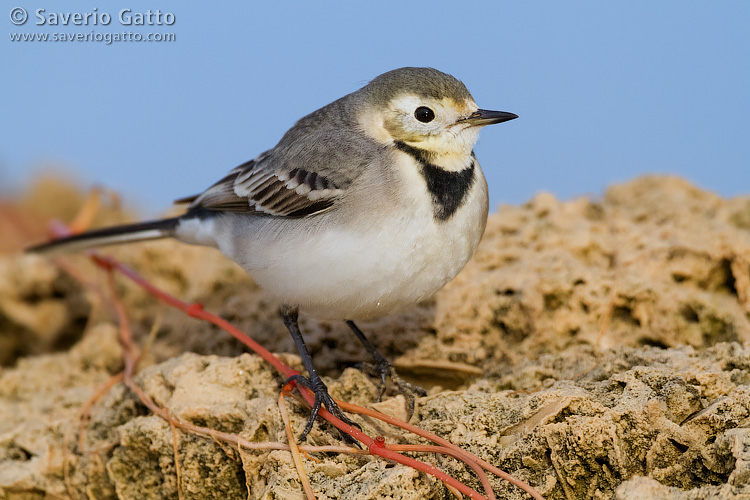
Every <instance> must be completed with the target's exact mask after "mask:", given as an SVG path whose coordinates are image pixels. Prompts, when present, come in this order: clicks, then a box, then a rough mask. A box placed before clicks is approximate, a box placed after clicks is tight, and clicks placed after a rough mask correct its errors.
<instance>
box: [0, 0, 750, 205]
mask: <svg viewBox="0 0 750 500" xmlns="http://www.w3.org/2000/svg"><path fill="white" fill-rule="evenodd" d="M14 7H23V8H24V9H26V10H27V12H28V13H29V19H28V21H27V22H26V23H25V24H24V25H23V26H15V25H13V24H12V23H11V20H10V17H9V16H10V11H11V10H12V9H13V8H14ZM94 8H96V9H97V11H96V12H98V13H103V12H106V13H108V14H110V15H111V17H112V21H111V23H110V25H108V26H101V25H100V26H92V25H88V26H68V27H64V26H49V25H45V26H38V25H37V24H36V23H37V22H39V19H38V18H37V17H36V15H35V11H36V10H37V9H45V12H46V13H47V14H49V13H50V12H63V13H75V12H81V13H86V12H89V13H91V12H95V11H94V10H93V9H94ZM122 9H131V10H132V12H146V11H147V10H149V9H150V10H151V11H156V10H157V9H158V10H161V11H162V12H170V13H173V14H174V16H175V22H174V24H173V25H171V26H122V25H121V24H120V22H119V19H118V13H119V11H121V10H122ZM0 27H2V31H4V32H7V33H49V34H52V33H60V32H62V33H84V34H86V33H90V32H91V31H92V30H93V31H95V32H101V33H115V32H122V31H131V32H138V33H149V32H151V33H174V34H175V37H176V40H175V41H174V42H169V43H156V42H154V43H148V42H141V43H139V42H119V43H117V42H115V43H112V44H110V45H107V44H105V43H102V42H98V43H97V42H89V43H86V42H54V43H53V42H48V43H40V42H24V43H22V42H11V41H10V38H9V37H10V35H9V34H7V33H3V34H2V36H3V41H2V42H0V58H1V59H0V60H2V67H3V68H5V70H4V71H3V76H2V78H1V79H0V90H2V96H3V104H2V108H0V193H2V192H5V193H11V192H13V190H14V189H15V188H17V187H18V186H22V185H23V184H24V182H27V181H28V178H29V176H31V175H32V173H33V172H35V171H37V170H38V169H39V168H40V167H41V166H43V165H50V164H56V165H61V166H64V167H65V168H67V171H68V172H70V173H71V174H72V175H74V177H75V178H76V179H78V180H79V181H80V183H81V184H82V186H91V185H94V184H100V185H104V186H107V187H110V188H114V189H117V190H118V191H120V192H121V193H122V194H123V195H124V196H125V199H126V200H128V201H129V202H130V204H131V205H136V206H140V207H141V209H140V210H141V212H142V214H143V215H155V214H158V213H159V212H160V211H162V210H164V209H166V208H167V207H169V205H170V203H171V201H172V200H173V199H175V198H179V197H181V196H185V195H189V194H193V193H195V192H199V191H201V190H202V189H204V188H206V187H208V186H209V185H210V184H212V183H213V182H214V181H215V180H218V179H219V178H221V177H222V176H223V175H224V174H225V173H226V172H227V171H228V170H230V169H231V168H233V167H234V166H236V165H238V164H240V163H242V162H244V161H245V160H248V159H250V158H253V157H254V156H256V155H257V154H258V153H260V152H261V151H263V150H265V149H268V148H270V147H272V146H273V145H274V144H275V143H276V141H278V139H279V138H280V137H281V135H282V134H283V133H284V131H285V130H286V129H287V128H288V127H290V126H291V125H292V124H293V123H294V122H295V121H296V120H297V119H298V118H300V117H301V116H303V115H304V114H306V113H308V112H310V111H313V110H314V109H317V108H318V107H320V106H322V105H325V104H327V103H328V102H330V101H332V100H334V99H336V98H338V97H340V96H342V95H344V94H346V93H348V92H351V91H353V90H356V89H357V88H359V87H360V86H362V85H363V84H365V83H366V82H367V81H368V80H369V79H371V78H373V77H374V76H376V75H378V74H380V73H382V72H385V71H387V70H390V69H393V68H397V67H401V66H433V67H436V68H438V69H440V70H442V71H445V72H448V73H451V74H453V75H454V76H456V77H458V78H459V79H461V80H463V81H464V83H466V85H467V87H468V88H469V90H470V91H471V92H472V93H473V95H474V97H475V99H476V101H477V102H478V103H479V105H480V106H481V107H484V108H489V109H499V110H502V111H510V112H514V113H517V114H518V115H520V119H518V120H514V121H512V122H508V123H504V124H501V125H496V126H493V127H489V128H487V129H485V130H484V131H483V133H482V135H481V137H480V141H479V143H478V145H477V147H476V152H477V156H478V158H479V160H480V162H481V163H482V166H483V168H484V170H485V172H486V175H487V178H488V182H489V185H490V192H491V198H492V204H493V206H496V205H497V204H498V203H521V202H523V201H525V200H527V199H529V198H530V197H531V196H533V195H534V193H536V192H538V191H541V190H546V191H551V192H553V193H555V194H556V195H557V196H559V197H561V198H565V199H567V198H571V197H574V196H577V195H582V194H594V195H596V194H601V193H602V192H603V190H604V189H605V187H606V186H607V185H608V184H611V183H613V182H618V181H623V180H627V179H629V178H632V177H634V176H637V175H640V174H644V173H649V172H659V173H674V174H679V175H682V176H684V177H686V178H688V179H689V180H691V181H693V182H695V183H697V184H698V185H700V186H702V187H705V188H708V189H711V190H715V191H717V192H719V193H721V194H722V195H725V196H733V195H738V194H747V193H750V126H748V123H749V119H750V2H747V1H744V0H742V1H740V0H737V1H722V2H707V1H693V0H679V1H677V0H674V1H671V0H665V1H659V2H653V1H628V2H624V1H620V2H614V1H613V2H601V1H585V2H584V1H577V2H551V1H550V2H540V1H526V2H520V1H518V2H505V1H502V2H501V1H493V2H490V1H486V2H477V1H467V2H455V1H453V2H439V1H429V2H428V1H412V0H410V1H400V2H389V1H378V2H370V3H368V4H367V5H364V4H360V3H357V2H351V1H350V2H289V1H288V2H263V3H260V2H247V1H243V2H239V1H237V2H229V1H226V2H214V3H209V2H203V5H200V6H199V5H198V3H197V2H190V3H188V2H184V1H183V2H178V1H176V0H172V1H159V0H150V1H140V0H138V1H136V0H132V1H126V0H107V1H103V0H87V1H83V2H81V1H65V2H60V1H50V0H47V1H43V0H34V1H32V0H9V1H7V2H4V3H3V7H2V8H0Z"/></svg>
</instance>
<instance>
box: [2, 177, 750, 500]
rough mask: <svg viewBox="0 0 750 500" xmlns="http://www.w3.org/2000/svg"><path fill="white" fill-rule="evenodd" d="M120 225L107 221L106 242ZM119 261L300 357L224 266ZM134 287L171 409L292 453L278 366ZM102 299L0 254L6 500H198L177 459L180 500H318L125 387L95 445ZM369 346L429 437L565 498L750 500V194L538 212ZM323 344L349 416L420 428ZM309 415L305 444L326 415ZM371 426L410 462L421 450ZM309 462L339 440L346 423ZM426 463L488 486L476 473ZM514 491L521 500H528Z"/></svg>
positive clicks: (32, 263)
mask: <svg viewBox="0 0 750 500" xmlns="http://www.w3.org/2000/svg"><path fill="white" fill-rule="evenodd" d="M40 189H41V190H42V191H44V189H46V190H47V191H50V190H53V191H54V190H56V191H54V194H56V195H58V196H59V195H60V188H59V186H55V187H54V188H53V187H50V186H47V187H43V188H39V187H37V191H39V190H40ZM32 195H33V196H37V198H36V199H35V203H34V204H33V206H34V207H35V208H37V209H38V210H40V213H41V215H40V217H39V218H40V220H41V219H42V218H43V217H42V216H44V215H52V214H53V213H54V209H53V208H52V207H51V205H50V206H46V207H45V205H44V203H43V202H42V201H40V200H44V199H49V198H50V196H46V197H45V196H42V195H40V194H39V193H38V192H35V193H32V194H31V195H29V196H27V197H26V200H28V198H29V197H30V196H32ZM75 196H79V197H80V195H78V194H75V193H72V194H70V193H69V196H68V197H67V198H66V199H67V200H68V201H67V202H66V203H67V205H65V206H72V205H73V203H72V202H71V201H70V198H71V197H75ZM79 201H80V199H79ZM23 203H28V202H27V201H24V199H22V200H19V201H17V202H16V204H23ZM0 208H2V207H0ZM0 211H1V210H0ZM72 213H73V210H72V209H70V210H69V211H68V212H67V213H66V214H63V215H72ZM121 218H122V215H121V214H119V213H118V212H117V211H116V210H109V211H104V213H103V215H102V216H101V217H100V219H99V221H98V222H99V223H102V224H106V223H111V222H113V221H119V220H121ZM4 220H5V219H3V217H2V214H0V230H3V227H2V224H3V221H4ZM29 233H33V234H37V235H38V234H40V232H39V230H38V228H37V229H36V230H32V231H29ZM20 240H21V241H22V240H23V238H20ZM108 251H109V250H108ZM111 253H112V254H114V255H115V256H117V257H118V258H120V259H121V260H123V261H125V262H127V263H128V264H130V265H132V266H133V267H135V268H136V269H138V271H139V272H140V273H142V274H143V275H144V276H146V277H147V278H148V279H149V280H150V281H152V282H153V283H154V284H156V285H157V286H160V287H162V288H164V289H166V290H168V291H169V292H170V293H172V294H174V295H176V296H177V297H180V298H182V299H183V300H186V301H191V302H199V303H202V304H204V305H205V307H206V309H209V310H212V311H215V312H218V313H220V314H221V315H222V316H223V317H225V318H227V319H229V320H230V321H232V322H233V323H235V324H236V325H238V326H239V327H240V328H242V329H243V330H244V331H245V332H247V333H248V334H250V335H251V336H253V337H254V338H255V339H256V340H258V341H259V342H261V344H263V345H265V346H266V347H268V348H269V349H270V350H272V351H277V352H293V351H294V349H293V344H292V342H291V340H290V339H289V338H288V334H287V333H286V332H285V331H284V327H283V325H282V324H281V321H280V320H279V319H278V316H277V312H276V308H277V306H278V305H277V304H275V303H274V302H273V301H272V300H270V299H269V298H268V297H266V296H265V295H264V294H263V292H262V291H261V290H260V289H259V288H258V287H257V286H255V285H254V284H253V283H252V281H251V280H250V279H249V278H248V277H246V276H245V275H244V273H243V272H242V270H241V269H239V268H238V267H236V266H235V265H234V264H231V263H229V262H228V261H226V260H225V259H223V258H222V257H221V256H220V255H219V254H218V253H217V252H216V251H215V250H211V249H204V248H197V247H190V246H187V245H181V244H178V243H175V242H170V241H164V242H155V243H148V244H139V245H134V246H130V247H127V248H117V249H112V250H111ZM81 279H84V280H85V281H86V282H87V285H83V284H82V283H81ZM118 286H119V288H120V293H121V295H122V297H123V301H124V304H125V306H126V309H127V312H128V315H129V317H130V319H131V321H132V323H133V325H132V326H133V329H134V332H135V335H136V340H137V341H138V343H139V344H140V345H141V346H148V348H147V349H146V354H145V355H144V357H143V359H142V360H141V363H140V367H141V368H140V371H139V374H138V376H137V382H138V383H139V385H140V386H141V387H142V388H143V389H144V390H145V391H146V393H147V394H148V395H149V396H150V397H151V398H152V399H153V400H154V401H155V402H156V403H157V404H158V405H160V406H163V407H166V408H168V409H169V412H170V414H172V415H174V416H175V417H179V418H181V419H183V420H186V421H189V422H192V423H195V424H198V425H202V426H207V427H211V428H213V429H215V430H218V431H223V432H230V433H237V434H239V435H241V436H242V437H244V438H245V439H247V440H249V441H252V442H258V443H262V442H269V441H282V442H283V441H285V439H286V438H285V433H284V428H283V426H282V425H281V417H280V413H279V409H278V404H277V398H278V393H279V388H280V385H281V383H282V379H281V377H280V376H279V375H278V374H277V373H275V372H274V371H273V369H272V368H271V367H270V366H269V365H268V364H266V363H264V362H263V361H261V360H260V359H259V358H258V357H256V356H254V355H251V354H247V353H244V350H243V348H242V347H241V346H240V345H239V344H238V343H237V342H236V341H234V340H231V338H230V337H229V336H228V335H226V334H224V333H223V332H221V331H220V330H218V329H216V328H215V327H212V326H210V325H208V324H206V323H203V322H200V321H197V320H195V319H191V318H188V317H186V316H185V315H183V314H182V313H180V312H177V311H174V310H171V309H168V308H165V307H164V306H161V305H159V304H157V303H156V301H155V300H154V299H152V298H151V297H149V296H148V295H146V294H145V293H144V292H143V291H141V290H140V289H138V288H137V287H135V286H134V285H132V284H130V283H128V282H127V281H125V280H124V279H118ZM103 290H106V281H105V279H104V278H103V276H102V273H101V272H99V271H97V270H96V269H95V268H94V267H92V266H91V265H90V263H88V262H87V261H86V259H85V258H84V257H70V258H66V259H65V260H64V261H62V262H59V261H58V263H57V264H55V263H53V262H52V261H50V260H48V259H42V258H39V257H35V256H21V255H18V254H17V253H15V254H14V253H6V254H4V255H0V346H2V347H0V364H2V365H4V367H3V368H0V499H2V500H5V499H14V500H16V499H42V498H50V499H52V498H75V499H79V498H80V499H94V498H96V499H101V500H103V499H116V498H117V499H151V498H153V499H161V498H175V499H177V498H178V484H177V483H178V479H177V477H178V474H177V470H176V468H175V455H174V449H175V447H176V448H177V449H178V462H179V467H180V473H179V489H180V495H181V496H182V498H185V499H204V498H206V499H208V498H217V499H218V498H221V499H234V498H237V499H243V498H252V499H282V498H304V496H303V493H302V490H301V484H300V481H299V478H298V476H297V472H296V470H295V468H294V466H293V463H292V461H291V458H290V455H289V453H288V452H285V451H268V450H266V451H249V450H246V449H238V448H237V447H233V446H230V445H227V444H224V443H221V442H220V441H217V440H211V439H208V438H205V437H202V436H197V435H194V434H190V433H187V432H181V431H175V430H174V429H173V428H172V427H171V426H170V425H169V424H168V423H167V422H165V421H164V420H162V419H161V418H159V417H157V416H155V415H153V414H151V413H150V412H149V411H148V410H147V408H145V406H143V404H142V403H141V402H140V401H138V399H137V398H136V397H135V396H134V395H133V394H132V393H131V392H130V391H129V390H128V389H127V388H125V387H124V386H123V385H122V384H115V385H113V386H112V387H111V388H110V389H109V390H107V391H104V392H102V394H101V396H100V398H99V399H97V401H96V402H95V404H94V405H93V407H92V408H91V409H90V411H88V413H90V417H89V418H88V420H86V421H85V425H84V426H81V425H80V421H81V418H80V417H81V415H82V413H84V406H85V405H86V403H87V401H89V399H90V398H91V397H92V395H93V394H94V393H95V392H96V391H97V390H98V389H99V388H100V387H102V385H103V384H104V383H105V382H107V381H108V380H109V379H110V377H112V376H113V375H115V374H117V373H118V372H119V371H120V370H121V369H122V360H121V354H122V352H121V348H120V345H119V343H118V341H117V327H116V325H115V323H114V322H113V319H112V314H111V312H110V311H109V310H108V306H107V305H106V304H107V302H106V301H105V300H103V299H102V298H101V297H100V295H99V294H100V293H101V292H102V291H103ZM154 324H156V326H157V327H158V330H156V331H157V334H156V337H155V339H154V338H153V336H150V335H149V333H150V331H151V330H152V327H154ZM360 326H361V327H362V328H363V329H364V330H365V332H367V333H369V335H370V337H371V338H372V339H373V341H374V342H375V343H376V344H377V345H378V347H379V348H381V350H383V351H384V352H385V353H386V354H388V355H389V356H390V357H391V358H392V359H395V360H396V365H397V367H398V368H399V373H401V374H402V375H404V376H405V377H407V378H408V379H410V380H412V381H414V382H416V383H419V384H421V385H423V386H425V387H426V388H427V389H428V391H429V395H428V396H427V397H425V398H422V399H420V400H419V401H418V406H417V411H416V412H415V414H414V416H413V418H412V423H414V424H416V425H419V426H421V427H423V428H425V429H427V430H430V431H432V432H434V433H436V434H438V435H441V436H443V437H445V438H447V439H449V440H450V441H452V442H454V443H455V444H457V445H459V446H462V447H464V448H465V449H467V450H469V451H471V452H473V453H475V454H477V455H479V456H480V457H482V458H483V459H485V460H487V461H489V462H491V463H493V464H495V465H497V466H498V467H500V468H502V469H504V470H506V471H507V472H510V473H512V474H514V475H515V476H517V477H519V478H521V479H524V480H525V481H527V482H529V483H530V484H532V485H533V486H535V487H536V488H537V489H538V490H539V491H540V492H541V493H542V494H543V495H544V496H545V497H546V498H550V499H567V500H570V499H578V498H581V499H583V498H602V499H605V498H617V499H623V500H624V499H638V500H641V499H644V498H665V499H672V498H673V499H680V500H688V499H699V498H726V499H729V498H733V499H734V498H750V198H735V199H730V200H726V199H722V198H720V197H718V196H716V195H713V194H711V193H708V192H706V191H703V190H701V189H699V188H697V187H695V186H692V185H690V184H689V183H687V182H685V181H684V180H681V179H677V178H672V177H647V178H641V179H636V180H634V181H632V182H629V183H626V184H622V185H617V186H613V187H611V188H610V189H609V190H608V191H607V192H606V193H605V195H604V196H602V197H601V199H583V198H582V199H576V200H573V201H569V202H561V201H558V200H556V199H555V198H554V197H553V196H551V195H549V194H540V195H538V196H536V197H535V198H534V199H533V200H531V201H530V202H529V203H527V204H525V205H523V206H503V207H501V208H500V210H499V211H498V212H497V213H495V214H493V215H491V216H490V218H489V221H488V227H487V232H486V234H485V237H484V240H483V242H482V244H481V246H480V249H479V251H478V252H477V255H476V256H475V258H474V259H473V260H472V262H471V263H469V265H468V266H467V267H466V269H465V270H464V271H463V272H462V273H461V274H460V275H459V276H458V277H457V278H456V279H455V280H454V281H453V282H452V283H450V284H449V285H448V286H447V287H446V288H445V289H444V290H443V291H441V292H440V293H439V294H438V295H437V296H436V297H435V298H434V299H433V300H431V301H429V302H427V303H423V304H419V305H417V306H415V307H413V308H411V309H409V310H407V311H404V312H403V313H401V314H398V315H394V316H392V317H388V318H384V319H382V320H379V321H377V322H373V323H370V324H366V325H365V324H363V325H360ZM302 328H303V331H304V332H305V335H306V338H307V339H308V346H309V347H310V348H311V349H312V350H313V351H314V357H315V360H316V363H317V364H318V366H319V367H320V370H321V371H322V372H323V373H324V374H327V375H330V376H331V378H328V379H327V381H328V383H329V388H330V390H331V392H332V394H333V395H334V396H335V397H339V398H342V399H346V400H349V401H352V402H355V403H359V404H363V405H372V406H374V407H376V408H378V409H380V410H381V411H383V412H385V413H389V414H392V415H394V416H399V417H402V418H403V417H404V415H405V410H404V404H403V399H402V397H401V396H396V395H395V394H394V393H393V392H391V391H389V392H388V393H387V394H386V398H384V400H383V402H381V403H373V402H374V401H375V399H376V398H377V393H378V387H377V385H376V384H375V383H374V381H372V380H371V379H368V378H367V377H366V376H365V375H363V374H362V373H361V372H359V371H357V370H355V369H352V368H348V367H351V366H352V365H354V364H356V363H357V362H359V361H363V360H366V359H367V358H366V354H365V353H364V352H363V350H362V349H361V348H360V347H359V346H358V344H357V342H356V339H355V338H354V337H353V335H351V334H350V333H349V332H348V330H347V328H346V326H345V325H343V324H332V323H327V322H317V321H314V320H312V319H310V318H303V320H302ZM284 359H285V360H286V361H287V362H288V363H290V364H293V365H295V366H298V365H299V361H298V360H297V358H296V356H294V355H291V354H286V355H284ZM287 401H288V403H287V404H288V406H289V408H290V410H291V412H292V414H291V417H292V423H293V426H294V428H295V432H296V433H297V434H299V433H300V432H301V430H302V428H303V426H304V424H305V418H306V413H305V409H304V408H303V407H302V406H301V405H300V404H298V403H296V402H295V401H294V400H290V399H287ZM354 418H355V420H357V421H358V422H360V423H361V425H362V428H363V430H364V431H365V432H368V433H369V434H370V435H382V436H384V437H385V438H386V440H387V441H388V442H411V443H418V442H421V441H420V440H418V439H417V438H415V437H413V436H411V437H409V436H406V435H405V434H403V433H402V432H398V431H395V430H393V429H390V428H388V427H387V426H385V425H384V424H377V423H376V422H374V421H372V420H370V419H363V418H358V417H354ZM81 429H82V430H83V431H82V432H81ZM308 442H309V443H310V444H339V443H340V441H339V440H338V437H337V435H336V433H335V432H334V431H332V429H331V428H330V427H328V426H327V425H316V426H315V428H314V430H313V432H312V433H311V435H310V437H309V438H308ZM311 458H314V459H315V460H312V459H310V458H306V457H305V458H303V460H304V462H305V467H306V470H307V473H308V476H309V478H310V482H311V484H312V487H313V490H314V492H315V494H316V496H317V498H320V499H325V498H330V499H333V498H347V499H348V498H352V499H376V498H393V499H396V498H399V499H401V498H403V499H407V498H408V499H411V498H413V499H418V498H435V499H441V498H452V494H451V493H450V492H449V491H448V490H446V489H445V488H444V487H443V486H442V484H441V483H439V482H438V481H436V480H434V479H433V478H432V477H429V476H426V475H424V474H422V473H418V472H416V471H414V470H412V469H409V468H407V467H403V466H400V465H394V464H391V463H388V462H385V461H382V460H379V459H375V458H372V457H363V456H351V455H340V454H330V453H328V454H316V455H315V456H313V457H311ZM420 458H422V459H424V460H428V461H432V462H433V463H435V464H436V465H437V466H438V467H440V468H441V469H443V470H445V471H446V472H448V473H450V474H451V475H453V476H454V477H456V478H458V479H460V480H462V481H464V482H466V483H467V484H469V485H470V486H472V487H474V488H477V489H479V490H481V485H480V484H479V482H478V481H477V480H476V478H475V477H474V475H473V474H472V472H471V471H470V470H469V469H467V468H466V467H465V466H464V465H462V464H460V463H459V462H456V461H455V460H454V459H452V458H448V457H442V456H425V455H421V456H420ZM492 482H493V487H494V490H495V493H496V494H497V495H498V497H499V498H528V497H526V496H524V495H523V494H522V493H521V492H520V490H518V489H516V488H515V487H512V486H509V485H508V484H507V483H505V482H503V481H502V480H500V479H497V478H492Z"/></svg>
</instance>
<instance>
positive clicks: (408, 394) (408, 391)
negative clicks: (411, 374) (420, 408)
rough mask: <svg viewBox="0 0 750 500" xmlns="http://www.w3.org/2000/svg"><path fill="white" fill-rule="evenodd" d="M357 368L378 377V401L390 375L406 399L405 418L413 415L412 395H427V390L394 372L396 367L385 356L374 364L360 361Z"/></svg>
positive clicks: (413, 400) (380, 399) (413, 402)
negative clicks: (406, 414)
mask: <svg viewBox="0 0 750 500" xmlns="http://www.w3.org/2000/svg"><path fill="white" fill-rule="evenodd" d="M357 368H359V369H360V370H362V371H363V372H365V373H366V374H368V375H369V376H371V377H379V378H380V392H379V393H378V403H379V402H380V401H382V399H383V395H384V394H385V390H386V381H387V379H388V378H389V377H390V379H391V382H393V385H395V386H396V388H397V389H398V391H399V392H400V393H401V394H402V395H403V396H404V399H406V410H407V413H408V418H407V420H409V419H411V417H412V415H414V405H415V401H416V398H415V397H414V395H415V394H416V395H417V396H421V397H423V396H427V391H425V390H424V389H423V388H421V387H420V386H418V385H414V384H410V383H409V382H407V381H406V380H404V379H402V378H401V377H400V376H399V375H398V373H396V369H395V368H393V365H392V364H391V363H390V362H389V361H388V360H387V359H385V358H381V359H379V360H378V362H377V363H376V364H374V365H373V364H370V363H360V364H358V365H357Z"/></svg>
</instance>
